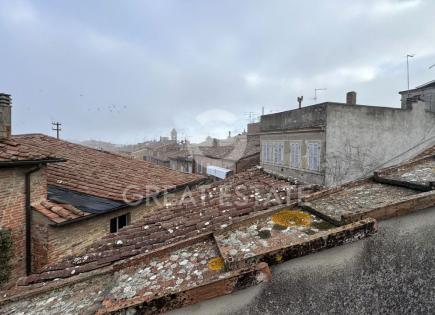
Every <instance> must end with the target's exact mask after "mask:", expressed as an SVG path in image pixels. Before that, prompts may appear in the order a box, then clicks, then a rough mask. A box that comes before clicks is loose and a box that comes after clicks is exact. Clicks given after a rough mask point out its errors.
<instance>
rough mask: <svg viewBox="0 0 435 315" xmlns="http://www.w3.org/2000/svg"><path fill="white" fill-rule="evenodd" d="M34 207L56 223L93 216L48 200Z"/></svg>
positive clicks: (67, 205)
mask: <svg viewBox="0 0 435 315" xmlns="http://www.w3.org/2000/svg"><path fill="white" fill-rule="evenodd" d="M32 207H33V209H34V210H36V211H38V212H39V213H41V214H42V215H44V216H45V217H47V218H48V219H49V220H50V221H52V222H54V223H63V222H66V221H70V220H75V219H78V218H81V217H86V216H89V215H92V214H91V213H89V212H84V211H81V210H80V209H77V208H76V207H74V206H72V205H70V204H61V203H55V202H52V201H48V200H43V201H41V202H40V203H35V204H32Z"/></svg>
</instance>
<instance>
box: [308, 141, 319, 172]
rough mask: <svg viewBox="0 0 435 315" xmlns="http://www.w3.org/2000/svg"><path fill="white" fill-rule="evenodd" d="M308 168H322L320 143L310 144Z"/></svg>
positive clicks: (313, 169)
mask: <svg viewBox="0 0 435 315" xmlns="http://www.w3.org/2000/svg"><path fill="white" fill-rule="evenodd" d="M308 169H310V170H311V171H318V170H319V169H320V144H318V143H309V144H308Z"/></svg>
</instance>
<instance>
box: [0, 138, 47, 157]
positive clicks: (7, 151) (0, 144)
mask: <svg viewBox="0 0 435 315" xmlns="http://www.w3.org/2000/svg"><path fill="white" fill-rule="evenodd" d="M54 156H55V155H53V154H46V153H44V152H40V151H39V150H35V149H34V148H32V147H29V146H26V145H23V144H21V143H19V142H17V141H15V140H13V139H5V140H0V162H18V161H35V160H49V159H53V157H54Z"/></svg>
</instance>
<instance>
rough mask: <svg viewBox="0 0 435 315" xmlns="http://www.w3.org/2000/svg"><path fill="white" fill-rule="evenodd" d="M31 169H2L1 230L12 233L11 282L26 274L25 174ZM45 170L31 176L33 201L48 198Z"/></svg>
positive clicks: (0, 186)
mask: <svg viewBox="0 0 435 315" xmlns="http://www.w3.org/2000/svg"><path fill="white" fill-rule="evenodd" d="M29 170H30V168H28V167H23V168H4V169H0V228H2V229H8V230H10V231H11V236H12V242H13V245H14V246H13V249H12V259H11V262H10V264H11V270H12V272H11V279H10V280H15V279H17V278H19V277H21V276H24V275H25V274H26V261H25V249H26V246H25V172H26V171H29ZM46 187H47V182H46V176H45V167H43V168H42V169H41V170H39V171H37V172H35V173H33V174H32V175H31V202H37V201H41V200H42V199H44V198H46V195H47V190H46Z"/></svg>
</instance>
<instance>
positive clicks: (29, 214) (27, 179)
mask: <svg viewBox="0 0 435 315" xmlns="http://www.w3.org/2000/svg"><path fill="white" fill-rule="evenodd" d="M41 166H42V164H39V165H38V166H36V167H34V168H32V169H30V170H29V171H27V172H26V173H25V182H24V191H25V220H26V221H25V231H26V232H25V233H26V274H27V275H30V274H31V273H32V207H31V206H30V204H31V195H30V190H31V187H30V186H31V184H30V178H31V175H32V174H33V173H34V172H37V171H39V170H40V169H41Z"/></svg>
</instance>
